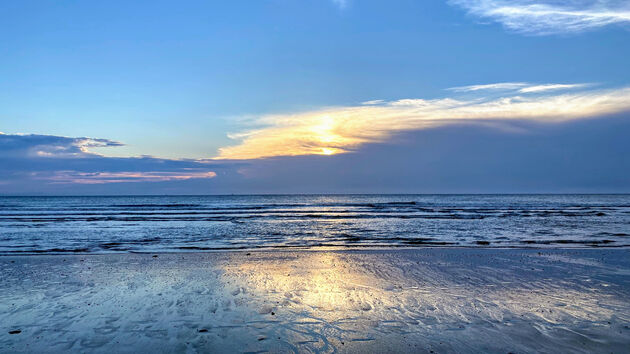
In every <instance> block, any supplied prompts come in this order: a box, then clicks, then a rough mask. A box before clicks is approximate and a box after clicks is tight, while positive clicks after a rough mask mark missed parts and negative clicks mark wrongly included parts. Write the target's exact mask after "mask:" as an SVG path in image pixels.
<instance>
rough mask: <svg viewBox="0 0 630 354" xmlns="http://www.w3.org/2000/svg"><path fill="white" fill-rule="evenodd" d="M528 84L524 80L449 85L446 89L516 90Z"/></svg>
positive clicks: (468, 90)
mask: <svg viewBox="0 0 630 354" xmlns="http://www.w3.org/2000/svg"><path fill="white" fill-rule="evenodd" d="M528 85H529V84H527V83H525V82H500V83H496V84H486V85H470V86H458V87H451V88H449V89H448V90H449V91H454V92H473V91H491V90H501V91H503V90H517V89H521V88H522V87H526V86H528Z"/></svg>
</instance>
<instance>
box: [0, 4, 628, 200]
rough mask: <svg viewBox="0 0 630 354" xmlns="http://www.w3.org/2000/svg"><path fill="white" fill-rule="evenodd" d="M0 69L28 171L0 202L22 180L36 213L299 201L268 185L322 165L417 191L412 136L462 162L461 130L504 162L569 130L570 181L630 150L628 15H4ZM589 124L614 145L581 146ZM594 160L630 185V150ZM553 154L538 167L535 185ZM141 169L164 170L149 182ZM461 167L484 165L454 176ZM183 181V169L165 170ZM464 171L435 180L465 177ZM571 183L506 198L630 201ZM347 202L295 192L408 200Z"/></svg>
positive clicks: (498, 8) (381, 10)
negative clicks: (90, 201)
mask: <svg viewBox="0 0 630 354" xmlns="http://www.w3.org/2000/svg"><path fill="white" fill-rule="evenodd" d="M0 53H1V55H0V78H1V79H0V132H3V133H4V134H3V135H4V136H1V135H0V159H2V158H5V159H10V161H11V162H10V161H9V160H6V161H5V166H6V167H5V171H3V172H2V174H3V175H4V177H3V176H1V175H0V178H4V179H3V180H2V181H0V193H8V192H10V191H15V190H16V189H15V188H16V186H17V185H18V184H17V182H16V179H21V180H22V182H20V183H19V186H21V187H20V189H17V192H19V193H26V194H29V193H35V194H36V193H49V194H55V193H56V192H59V193H70V191H71V190H72V188H77V187H78V186H80V187H81V191H82V193H90V191H97V190H98V191H99V192H102V193H106V194H107V193H118V191H122V190H126V189H129V188H135V189H137V190H140V191H142V192H146V193H161V192H163V191H164V190H165V189H164V188H165V186H164V183H169V185H170V184H173V185H174V186H175V187H173V188H175V189H173V191H175V190H176V191H177V192H178V193H181V192H186V193H202V194H203V193H205V192H208V193H210V192H211V193H221V192H222V191H229V192H230V193H234V192H236V193H238V192H239V191H241V190H242V191H246V192H248V193H250V192H257V191H261V192H282V191H283V189H282V188H278V187H272V186H271V184H270V183H271V182H269V180H266V179H265V178H266V177H264V176H267V175H268V173H271V172H264V173H263V172H260V171H261V169H262V168H263V166H270V165H271V162H270V160H269V159H272V160H273V164H274V167H273V170H274V171H276V170H278V171H282V170H286V172H284V174H285V175H283V176H280V175H275V174H273V173H272V175H274V178H276V179H278V180H283V178H285V177H287V176H286V175H287V174H294V173H295V172H291V171H292V169H291V168H292V166H297V165H300V164H302V163H303V162H300V163H297V162H296V160H299V161H305V160H308V161H311V160H312V161H316V162H312V165H310V166H314V165H318V166H319V164H321V163H323V164H324V165H322V166H321V167H320V170H321V171H324V172H323V173H324V174H325V175H326V173H330V175H333V174H334V173H333V172H334V171H333V170H334V169H338V167H335V164H334V163H333V161H340V160H344V161H345V162H344V163H345V164H346V165H347V166H355V165H356V166H355V167H353V169H352V171H349V173H348V175H352V178H359V176H363V178H365V179H366V180H372V179H370V178H368V177H369V176H371V175H370V174H369V173H367V172H366V173H363V174H360V173H359V172H358V171H364V169H365V166H364V165H362V164H361V163H360V162H361V161H364V156H372V157H373V158H374V159H376V158H377V157H378V158H379V159H382V160H383V161H386V160H391V159H392V158H394V157H395V159H396V160H401V165H400V166H401V167H399V168H401V169H403V171H401V176H402V175H404V173H403V172H404V170H405V167H404V166H406V165H410V164H413V162H414V161H415V160H414V159H415V156H417V154H416V153H413V151H415V150H414V148H415V149H419V148H420V146H421V148H422V149H423V151H426V149H428V148H430V147H428V146H426V144H425V143H424V142H423V141H420V140H414V139H411V141H412V142H413V144H411V146H412V147H409V146H410V145H409V144H410V143H409V139H410V137H411V136H413V137H416V138H417V139H421V138H423V139H426V138H427V134H429V135H431V134H436V136H440V137H441V138H440V139H441V140H440V143H439V144H438V143H436V145H439V146H443V144H447V145H448V142H449V141H450V142H451V143H452V144H453V145H456V143H457V140H458V139H459V138H458V134H460V133H461V131H460V130H458V128H457V127H459V126H460V125H461V123H462V122H465V123H466V125H467V126H469V125H471V124H472V125H473V126H474V128H475V129H486V130H487V131H486V130H484V131H483V132H482V131H479V136H485V135H484V134H486V135H487V134H490V135H491V136H492V137H493V139H495V138H496V139H498V140H496V141H502V143H501V144H503V145H496V144H497V143H489V146H494V147H495V148H498V147H499V146H504V147H505V150H510V144H516V145H518V144H523V143H522V139H524V137H530V139H532V141H537V142H538V144H543V142H545V141H544V139H543V140H542V141H540V140H539V139H540V138H533V137H532V136H538V135H539V134H542V135H543V136H545V134H547V136H549V139H552V138H551V136H556V135H558V134H559V135H562V133H560V132H558V131H554V132H553V133H551V132H549V131H548V129H551V126H550V125H553V127H559V126H562V127H565V130H566V132H570V133H571V134H577V135H576V137H574V138H571V139H568V138H567V139H568V141H569V142H571V144H575V146H574V145H571V144H569V143H567V144H569V145H567V146H565V147H564V151H563V152H562V154H559V155H557V156H556V158H557V159H558V161H565V160H567V159H568V157H567V156H572V154H573V152H575V151H581V150H580V149H582V148H583V147H582V146H579V144H580V143H579V141H580V140H583V141H590V140H589V139H591V138H595V137H593V136H589V134H594V133H589V132H592V131H599V132H600V134H613V133H615V134H616V133H617V132H614V131H611V130H610V129H607V127H609V126H611V125H614V124H620V125H619V127H621V128H619V129H625V130H622V132H624V133H630V130H627V127H628V125H626V124H621V123H618V122H623V121H625V120H626V119H628V118H627V117H628V114H627V113H628V111H629V106H630V104H627V102H630V101H629V99H630V94H629V93H628V89H627V88H628V86H629V85H630V70H629V69H628V63H627V61H628V58H629V57H630V5H628V4H627V2H625V1H614V0H613V1H597V2H595V1H582V0H580V1H572V0H567V1H561V0H556V1H552V0H550V1H542V2H540V1H538V2H533V1H527V0H514V1H498V0H497V1H495V0H456V1H387V2H385V1H362V0H347V1H330V0H318V1H315V0H313V1H288V0H283V1H280V0H278V1H229V2H215V1H185V2H184V1H182V2H173V1H151V2H148V1H147V2H143V1H137V2H136V1H133V2H131V1H108V2H78V1H56V2H52V1H16V2H3V3H2V4H1V5H0ZM506 83H508V84H507V85H506ZM497 84H499V85H498V86H497ZM501 84H503V86H501ZM478 85H494V86H484V87H481V88H479V86H478ZM510 85H511V86H510ZM475 87H477V88H475ZM454 88H455V89H454ZM457 88H459V89H457ZM404 100H415V101H404ZM368 101H374V102H369V104H365V102H368ZM508 101H509V102H508ZM453 102H455V103H453ZM506 102H508V103H509V104H506ZM462 107H464V108H462ZM497 107H498V108H497ZM564 107H572V108H571V109H565V108H564ZM497 110H498V113H497ZM611 117H614V118H611ZM584 121H588V124H592V125H593V127H597V128H598V129H599V130H597V129H595V128H593V129H582V130H580V129H578V128H577V127H578V126H580V124H586V123H584ZM611 122H615V123H611ZM600 125H601V127H600ZM460 129H461V128H460ZM444 131H451V133H450V136H451V138H449V134H447V135H446V136H445V135H444ZM604 132H605V133H604ZM498 133H501V134H503V136H502V137H501V138H499V137H497V135H496V134H498ZM25 134H36V136H31V137H27V136H26V135H25ZM554 134H556V135H554ZM559 135H558V136H559ZM86 137H89V138H91V139H92V140H89V139H81V138H86ZM38 139H39V140H38ZM47 139H48V140H47ZM64 139H66V140H64ZM93 139H103V141H108V142H115V143H94V141H96V140H93ZM449 139H452V140H449ZM537 139H538V140H537ZM611 139H612V140H614V139H613V138H611ZM429 140H430V139H429ZM595 140H596V141H601V140H597V139H595ZM43 142H45V143H43ZM477 143H478V144H483V142H477ZM29 144H31V145H29ZM493 144H494V145H493ZM543 145H544V144H543ZM384 146H387V149H385V148H383V147H384ZM396 146H398V147H400V146H406V147H407V150H406V151H407V152H411V153H409V154H405V153H404V152H403V151H399V150H396V148H394V147H396ZM519 146H520V145H519ZM379 147H381V148H383V149H384V150H383V151H380V150H379V151H375V149H378V148H379ZM515 148H516V147H515ZM590 148H591V149H593V150H594V151H598V152H599V154H600V155H606V156H612V157H615V156H617V160H615V159H614V158H613V159H612V160H611V161H608V163H609V165H606V166H608V167H607V168H610V171H611V172H609V174H608V176H612V174H615V175H616V173H613V171H614V170H615V169H613V168H612V167H611V166H617V170H618V171H619V172H620V173H621V175H623V174H624V173H625V174H628V173H629V172H630V170H629V168H628V164H627V162H626V161H625V159H624V157H623V156H624V155H625V153H630V143H625V144H624V143H622V142H619V144H617V145H614V148H615V149H616V150H615V151H611V150H610V149H611V147H610V146H608V145H597V144H596V145H593V146H590ZM499 150H501V149H500V148H499ZM16 151H21V153H20V154H16ZM386 151H390V152H389V153H387V152H386ZM519 151H520V150H519ZM542 153H543V152H541V151H539V150H535V149H533V150H532V151H531V153H530V154H529V155H528V154H527V150H524V151H523V152H519V154H525V155H526V156H525V157H524V161H525V160H526V161H528V163H530V164H533V165H531V166H526V167H529V168H530V169H533V170H536V169H539V168H541V167H540V166H536V165H535V164H534V162H533V161H536V158H538V157H540V154H542ZM388 154H396V156H388ZM437 154H438V156H439V153H437ZM471 154H472V153H471ZM563 154H564V155H563ZM18 155H19V157H18ZM328 155H334V156H328ZM140 156H144V160H142V161H144V162H146V161H148V160H150V163H146V164H142V163H140V164H136V163H135V162H137V161H139V159H138V157H140ZM149 156H150V157H149ZM472 157H478V155H475V156H472ZM507 157H508V156H501V155H500V154H499V155H498V156H495V155H494V154H493V155H492V157H488V159H491V161H489V162H492V161H495V162H498V161H504V160H505V159H506V158H507ZM547 157H549V156H547ZM86 158H89V159H92V160H94V161H93V164H94V165H93V166H91V167H90V168H89V169H87V170H81V169H79V168H78V167H77V166H76V163H77V162H78V161H79V160H77V159H82V160H80V162H82V163H83V164H84V165H85V164H87V161H88V160H87V159H86ZM458 158H465V157H461V156H460V157H458V156H451V155H449V156H445V157H444V162H448V163H446V165H448V164H449V163H451V164H457V163H458V162H459V161H458V160H457V159H458ZM41 159H45V160H44V161H45V162H46V166H49V167H47V169H46V170H45V171H44V170H38V167H37V166H42V162H41V161H42V160H41ZM151 159H152V160H151ZM106 160H107V162H105V161H106ZM508 160H509V159H508ZM134 161H135V162H134ZM160 161H161V162H160ZM322 161H323V162H322ZM572 161H574V162H573V163H574V164H585V163H587V164H588V163H590V164H593V163H595V162H596V159H594V160H588V159H585V160H584V161H580V160H579V159H578V160H575V159H573V160H572ZM403 162H406V164H405V163H403ZM116 163H118V165H116ZM296 163H297V165H296ZM362 163H364V164H367V163H368V162H365V161H364V162H362ZM378 163H379V161H373V162H372V163H371V164H375V166H378ZM550 163H552V164H553V162H550ZM170 164H173V166H177V167H173V168H170V167H169V168H162V169H160V168H158V167H156V166H164V165H170ZM185 164H189V165H190V166H187V167H183V165H185ZM309 164H311V162H309ZM114 165H116V166H118V167H113V166H114ZM244 165H248V166H253V167H250V168H248V169H244V167H243V166H244ZM328 165H330V166H328ZM446 165H442V164H440V166H438V167H439V170H436V168H438V167H436V166H432V165H426V166H423V167H422V169H421V170H423V171H425V172H427V173H428V172H429V170H430V171H431V173H433V174H438V175H440V176H442V175H444V176H448V175H449V173H453V172H449V171H450V170H449V169H447V168H445V166H446ZM122 166H125V167H124V168H123V167H122ZM219 166H220V167H219ZM278 166H282V168H279V167H278ZM493 166H494V167H493V168H496V169H498V170H500V169H501V168H502V167H501V165H500V164H498V165H497V164H494V165H493ZM269 168H271V167H269ZM329 169H330V170H329ZM228 170H229V173H228V172H226V171H228ZM245 170H247V171H249V172H247V173H249V174H247V173H245V172H243V171H245ZM86 171H87V172H86ZM221 171H224V172H221ZM239 171H240V172H239ZM251 171H258V172H257V173H259V175H258V176H257V175H255V174H254V175H252V172H251ZM414 171H415V170H414ZM350 172H351V173H350ZM81 173H90V174H91V176H92V177H86V176H85V175H81ZM187 173H188V175H186V174H187ZM222 173H225V174H222ZM278 173H279V174H280V173H282V172H278ZM414 173H416V172H413V173H411V174H410V176H411V177H409V179H410V180H409V181H406V182H405V183H403V184H404V185H405V186H407V187H405V188H402V190H400V191H401V192H416V191H422V192H431V191H433V190H434V191H439V192H448V191H450V190H453V191H458V192H462V191H463V192H465V191H471V192H478V191H482V192H483V191H492V188H491V185H489V186H486V187H483V188H482V187H481V186H479V187H478V188H476V187H475V184H474V183H472V184H471V183H464V182H465V181H460V182H459V184H457V183H455V184H454V185H449V186H448V187H447V186H440V185H432V184H431V183H429V182H427V181H424V182H417V183H415V184H414V183H413V182H412V181H417V180H418V179H417V176H416V175H415V174H414ZM488 173H490V172H488ZM556 173H557V174H556V175H551V176H549V178H551V179H554V178H556V179H557V181H555V180H554V181H555V182H557V183H555V182H554V183H548V184H546V185H540V186H538V187H537V184H536V179H535V178H534V177H531V180H530V181H529V182H527V183H525V182H522V183H523V184H522V185H516V186H515V187H514V188H512V189H511V188H509V185H510V178H512V179H513V180H519V181H520V180H522V178H520V177H519V178H516V177H514V176H513V177H506V176H503V177H500V178H501V181H502V182H504V183H505V184H506V186H505V187H504V188H503V187H502V189H501V191H502V192H505V191H508V192H509V191H515V192H518V191H522V190H527V191H538V190H539V191H555V190H562V191H599V190H605V191H630V181H628V180H627V179H624V178H623V177H622V176H619V177H616V178H617V179H615V181H616V182H614V181H608V182H606V181H604V180H606V179H605V178H604V179H602V183H601V184H600V185H597V183H595V184H593V183H591V182H588V183H587V182H586V181H590V180H591V179H592V178H593V175H592V171H591V172H590V173H591V174H590V175H589V172H588V170H582V169H578V170H576V172H575V173H579V174H581V175H579V176H576V177H575V183H574V184H570V183H569V184H567V183H566V181H565V183H564V184H563V183H561V181H562V178H561V175H562V173H561V171H557V172H556ZM139 174H140V175H139ZM490 174H491V173H490ZM495 175H496V174H495ZM18 176H19V178H18ZM24 176H31V177H32V176H38V177H37V178H35V177H32V178H30V177H29V179H28V181H26V182H25V181H24V178H25V177H24ZM81 176H82V177H81ZM184 176H188V178H184ZM90 178H91V179H90ZM401 178H402V177H401ZM471 178H472V177H471ZM497 178H499V177H497ZM611 178H612V177H611ZM618 179H621V182H620V181H618ZM237 180H238V181H240V182H238V183H237ZM243 180H247V181H248V182H247V183H245V182H243ZM90 181H91V182H90ZM252 181H254V182H252ZM256 181H258V182H256ZM265 181H267V182H265ZM379 181H382V182H379ZM468 181H471V179H469V180H468ZM88 182H89V183H88ZM193 182H194V183H193ZM231 182H234V183H233V184H230V183H231ZM346 182H347V181H346ZM346 182H344V181H343V178H341V177H335V178H332V177H331V180H330V182H329V183H328V184H326V183H324V184H322V185H321V188H320V189H319V190H310V189H308V190H307V188H304V187H303V186H300V182H299V181H296V182H294V183H295V185H294V186H290V187H289V186H287V187H286V191H289V192H299V191H300V190H304V191H308V192H318V191H326V192H344V191H350V190H352V191H353V192H361V191H362V192H370V191H375V192H377V191H390V190H391V188H390V187H389V186H386V185H385V184H386V183H391V181H390V180H389V179H386V178H385V179H383V178H381V179H379V178H376V177H375V178H374V179H373V181H372V182H371V184H369V183H367V184H365V186H363V187H362V188H359V190H355V189H356V188H355V189H353V188H351V187H350V186H349V185H348V183H346ZM407 182H409V183H407ZM244 183H245V184H244ZM187 184H190V186H189V187H186V185H187ZM130 185H132V187H130ZM141 185H142V188H140V187H139V186H141ZM178 185H181V186H179V187H177V186H178ZM429 185H432V186H433V187H431V188H428V187H427V186H429ZM218 186H221V188H219V187H218ZM563 186H564V188H563ZM97 187H98V188H97ZM169 188H170V187H169Z"/></svg>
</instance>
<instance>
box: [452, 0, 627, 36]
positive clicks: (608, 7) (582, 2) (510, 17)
mask: <svg viewBox="0 0 630 354" xmlns="http://www.w3.org/2000/svg"><path fill="white" fill-rule="evenodd" d="M449 2H450V3H451V4H453V5H455V6H458V7H461V8H463V9H464V10H466V11H467V12H468V13H469V14H470V15H472V16H476V17H479V18H481V19H488V20H492V21H495V22H498V23H501V24H502V25H503V26H504V27H505V28H507V29H509V30H512V31H515V32H518V33H523V34H531V35H550V34H566V33H579V32H584V31H588V30H594V29H597V28H601V27H604V26H608V25H614V24H619V25H630V3H629V2H628V1H626V0H545V1H531V0H508V1H506V0H450V1H449Z"/></svg>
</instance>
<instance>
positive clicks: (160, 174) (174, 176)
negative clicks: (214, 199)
mask: <svg viewBox="0 0 630 354" xmlns="http://www.w3.org/2000/svg"><path fill="white" fill-rule="evenodd" d="M216 176H217V174H216V172H212V171H209V172H193V171H189V172H186V171H178V172H169V171H150V172H138V171H136V172H129V171H126V172H77V171H55V172H54V173H52V174H45V175H43V176H42V177H41V179H44V180H47V181H50V182H52V183H78V184H105V183H125V182H166V181H183V180H188V179H193V178H214V177H216ZM33 177H34V179H38V177H39V176H38V174H37V173H35V174H34V175H33Z"/></svg>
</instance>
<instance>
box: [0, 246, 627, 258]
mask: <svg viewBox="0 0 630 354" xmlns="http://www.w3.org/2000/svg"><path fill="white" fill-rule="evenodd" d="M431 249H439V250H442V249H461V250H489V251H491V250H515V251H518V250H521V251H527V250H531V251H554V250H556V251H569V250H629V251H630V246H627V245H611V244H601V245H597V246H589V247H584V246H581V245H580V244H579V243H576V246H575V247H566V246H565V247H557V246H556V245H553V246H549V247H544V246H543V247H536V246H528V247H522V246H492V247H488V246H487V245H478V246H473V245H452V246H451V245H422V246H407V245H387V246H370V245H335V246H329V245H326V246H315V247H313V246H261V247H242V248H207V249H198V248H194V249H190V250H181V249H177V250H172V251H168V250H155V251H150V250H149V251H132V250H125V251H112V252H83V251H72V250H68V251H59V252H55V251H48V250H43V251H23V252H22V251H14V252H9V253H2V252H0V257H11V256H47V255H49V256H87V255H116V254H197V253H200V254H203V253H226V252H227V253H230V252H344V251H368V252H369V251H387V250H391V251H404V250H431Z"/></svg>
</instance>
